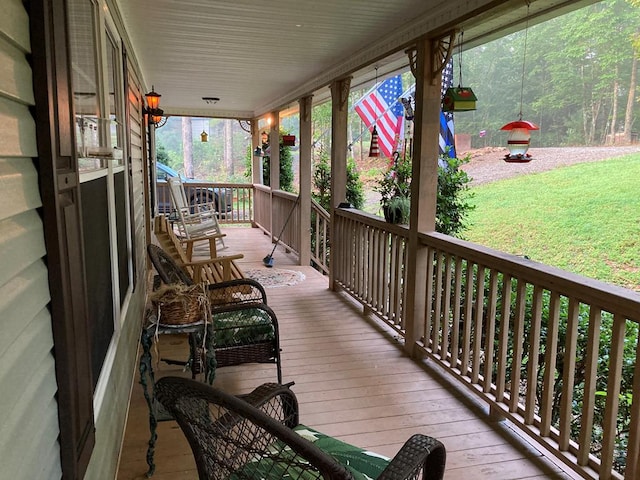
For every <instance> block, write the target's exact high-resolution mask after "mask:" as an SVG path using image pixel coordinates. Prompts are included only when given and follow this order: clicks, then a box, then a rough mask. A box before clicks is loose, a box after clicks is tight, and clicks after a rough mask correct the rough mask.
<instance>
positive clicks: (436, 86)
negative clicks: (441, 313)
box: [405, 38, 445, 355]
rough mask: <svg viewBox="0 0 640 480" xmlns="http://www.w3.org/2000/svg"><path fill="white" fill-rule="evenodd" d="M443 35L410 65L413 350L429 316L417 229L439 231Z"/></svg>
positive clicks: (421, 47)
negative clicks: (412, 85)
mask: <svg viewBox="0 0 640 480" xmlns="http://www.w3.org/2000/svg"><path fill="white" fill-rule="evenodd" d="M441 47H442V45H441V44H440V42H439V41H438V40H431V39H428V38H422V39H420V40H419V41H418V44H417V45H416V48H415V49H410V50H409V51H408V53H409V59H410V64H411V67H412V68H411V70H412V72H413V74H414V76H415V77H416V109H415V118H414V123H415V130H414V151H413V162H412V163H413V164H412V177H411V178H412V181H411V218H410V223H409V251H408V265H407V285H408V288H409V290H408V292H407V319H406V335H405V349H406V350H407V353H408V354H409V355H413V353H414V348H413V347H414V345H415V342H416V341H417V340H418V339H420V337H421V336H422V334H423V332H422V325H424V319H425V305H426V302H425V300H426V299H425V295H424V292H425V286H426V282H428V281H430V279H428V278H427V261H428V259H427V249H426V248H425V247H423V246H421V245H420V243H419V241H418V232H431V231H433V230H435V223H436V202H437V196H438V155H439V132H440V104H441V98H440V87H441V84H442V73H441V68H440V67H441V65H440V64H441V62H442V61H444V60H445V59H443V58H440V57H439V56H438V55H437V53H438V52H441V51H442V48H441Z"/></svg>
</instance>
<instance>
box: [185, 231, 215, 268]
mask: <svg viewBox="0 0 640 480" xmlns="http://www.w3.org/2000/svg"><path fill="white" fill-rule="evenodd" d="M226 236H227V234H226V233H212V234H210V235H198V236H197V237H191V238H181V239H180V242H181V243H183V244H184V245H185V252H186V254H187V259H188V260H189V261H191V260H192V259H193V246H194V245H195V243H196V242H204V241H208V242H209V256H210V257H211V258H214V257H217V256H218V250H217V247H216V242H217V241H218V240H220V239H221V238H223V237H226Z"/></svg>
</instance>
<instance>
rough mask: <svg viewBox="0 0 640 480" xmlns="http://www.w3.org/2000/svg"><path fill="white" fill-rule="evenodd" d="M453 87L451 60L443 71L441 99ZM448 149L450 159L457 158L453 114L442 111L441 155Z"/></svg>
mask: <svg viewBox="0 0 640 480" xmlns="http://www.w3.org/2000/svg"><path fill="white" fill-rule="evenodd" d="M452 86H453V59H451V60H449V63H447V64H446V65H445V67H444V69H443V70H442V90H441V91H440V98H444V94H445V92H446V91H447V88H450V87H452ZM447 147H450V149H449V157H451V158H454V157H455V156H456V147H455V137H454V130H453V112H443V111H442V109H440V155H444V154H445V152H446V150H447Z"/></svg>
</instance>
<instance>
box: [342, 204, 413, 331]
mask: <svg viewBox="0 0 640 480" xmlns="http://www.w3.org/2000/svg"><path fill="white" fill-rule="evenodd" d="M334 228H335V229H336V232H335V235H333V238H332V240H331V248H335V249H336V252H335V253H336V257H335V265H333V266H332V267H333V269H334V278H335V280H336V282H337V283H338V284H339V285H340V286H341V287H342V288H344V289H345V290H346V291H347V292H349V293H350V294H351V295H352V296H353V297H355V298H356V299H358V300H359V301H360V302H361V303H362V304H363V305H364V306H365V307H366V308H367V309H368V310H370V311H371V312H372V313H374V314H376V315H377V316H378V317H380V318H381V319H382V320H384V321H385V322H386V323H387V324H389V325H390V326H391V327H393V328H394V329H396V330H397V331H398V332H400V333H401V334H403V332H404V318H405V315H404V309H405V308H406V298H407V290H406V281H405V266H406V263H407V242H408V231H407V229H406V227H402V226H399V225H392V224H389V223H386V222H385V221H384V220H382V219H381V218H380V217H376V216H374V215H370V214H367V213H364V212H360V211H357V210H344V209H338V210H336V223H335V227H334Z"/></svg>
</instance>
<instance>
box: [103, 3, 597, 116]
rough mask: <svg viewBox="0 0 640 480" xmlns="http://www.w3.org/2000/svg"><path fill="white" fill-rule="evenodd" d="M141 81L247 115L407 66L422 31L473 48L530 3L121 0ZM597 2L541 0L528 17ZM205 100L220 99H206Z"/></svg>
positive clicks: (165, 97) (206, 109)
mask: <svg viewBox="0 0 640 480" xmlns="http://www.w3.org/2000/svg"><path fill="white" fill-rule="evenodd" d="M115 1H116V2H117V4H118V9H119V11H120V16H121V21H122V22H123V23H124V25H125V27H126V30H127V32H128V34H129V37H130V42H131V46H132V48H133V54H134V55H135V58H136V59H137V61H138V64H139V65H140V68H141V69H142V73H143V77H144V82H145V86H146V88H147V89H150V88H151V85H154V86H155V90H156V91H157V92H158V93H161V94H162V105H161V106H162V108H163V109H164V110H165V112H166V113H168V114H173V115H176V114H182V115H194V116H211V117H234V118H250V117H253V116H256V115H260V114H264V113H266V112H269V111H270V110H273V109H280V108H285V107H287V106H291V105H293V104H295V103H296V102H297V99H298V98H300V97H301V96H303V95H306V94H313V93H316V95H317V94H318V93H319V94H320V96H326V95H327V94H328V91H327V89H326V87H327V85H328V84H329V83H330V82H331V81H332V80H333V79H335V78H339V77H342V76H345V75H354V80H353V82H352V83H359V82H362V81H364V80H367V79H371V78H373V76H374V75H375V73H374V65H378V67H379V75H380V76H382V75H384V73H385V72H387V71H391V70H393V69H395V68H398V67H399V66H402V65H406V64H407V63H408V62H407V60H406V55H404V53H403V51H404V49H405V48H406V47H407V46H408V45H410V44H412V43H414V41H415V39H416V38H418V37H419V36H421V35H425V34H428V35H429V36H431V35H434V34H437V32H443V31H446V30H448V29H450V28H452V27H462V28H464V41H465V46H466V47H470V46H475V45H478V44H481V43H484V42H486V41H489V40H492V39H495V38H498V37H499V36H501V35H505V34H507V33H510V32H513V31H515V30H518V29H521V28H523V27H524V22H525V16H526V10H527V7H526V3H525V0H518V1H513V0H507V1H487V0H453V1H446V0H445V1H440V0H262V1H260V2H258V1H255V0H115ZM594 2H595V0H578V1H570V0H538V1H533V2H532V3H531V5H530V16H531V18H530V21H529V24H530V25H531V24H533V23H536V22H540V21H542V20H544V19H548V18H551V17H553V16H557V15H560V14H562V13H566V12H568V11H570V10H574V9H577V8H579V7H581V6H585V5H587V4H589V3H594ZM202 97H219V98H220V101H219V102H218V103H216V104H214V105H208V104H206V103H205V102H204V101H203V100H202Z"/></svg>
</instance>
